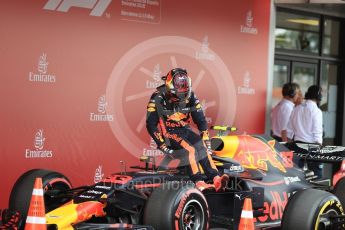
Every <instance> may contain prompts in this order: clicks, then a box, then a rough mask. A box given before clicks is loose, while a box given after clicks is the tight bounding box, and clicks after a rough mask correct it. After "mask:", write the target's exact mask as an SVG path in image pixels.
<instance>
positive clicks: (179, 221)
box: [144, 182, 209, 230]
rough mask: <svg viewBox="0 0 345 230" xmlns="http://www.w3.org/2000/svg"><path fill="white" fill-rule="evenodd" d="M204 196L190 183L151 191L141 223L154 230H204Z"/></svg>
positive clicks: (205, 222) (166, 186)
mask: <svg viewBox="0 0 345 230" xmlns="http://www.w3.org/2000/svg"><path fill="white" fill-rule="evenodd" d="M208 222H209V210H208V206H207V202H206V198H205V196H204V195H203V194H202V193H201V192H200V191H199V190H198V189H196V188H195V186H194V184H188V183H187V184H186V183H179V182H171V183H166V184H163V185H162V186H161V187H160V188H157V189H155V190H154V191H153V192H152V194H151V196H150V198H149V200H148V202H147V204H146V207H145V212H144V223H145V224H147V225H151V226H152V227H154V229H164V230H173V229H183V230H203V229H208Z"/></svg>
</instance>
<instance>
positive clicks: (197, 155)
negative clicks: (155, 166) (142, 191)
mask: <svg viewBox="0 0 345 230" xmlns="http://www.w3.org/2000/svg"><path fill="white" fill-rule="evenodd" d="M162 79H163V80H165V84H163V85H161V86H159V87H158V88H157V90H156V92H154V93H153V94H152V96H151V98H150V101H149V103H148V105H147V118H146V128H147V130H148V132H149V134H150V135H151V137H152V138H153V140H154V141H155V142H156V144H157V147H158V148H159V149H160V150H161V151H162V152H163V153H164V154H165V155H167V156H170V157H171V158H175V157H178V158H182V159H186V160H187V161H188V163H187V164H188V166H189V172H190V178H191V180H192V181H193V182H195V185H196V187H197V188H198V189H199V190H204V189H215V190H216V191H219V190H223V189H224V188H225V187H226V184H227V182H228V180H229V176H228V175H226V174H223V175H220V173H219V172H218V170H217V168H216V166H215V164H214V162H213V160H212V158H211V156H210V154H209V152H210V151H211V142H210V138H209V134H208V127H207V122H206V119H205V115H204V112H203V110H202V107H201V104H200V101H199V99H198V98H197V97H196V95H195V93H194V92H193V91H192V86H191V79H190V78H189V77H188V75H187V71H186V70H185V69H181V68H175V69H172V70H171V71H169V73H168V74H167V75H166V76H164V77H163V78H162ZM191 120H193V122H194V123H195V124H196V126H197V128H198V130H199V132H200V134H197V133H195V132H194V131H193V130H192V129H191V126H190V123H191ZM157 126H158V127H157ZM179 156H180V157H179ZM181 156H182V157H181ZM200 166H201V167H202V169H203V171H204V172H205V175H206V176H207V178H208V179H209V180H212V181H213V184H208V183H206V182H205V181H204V180H203V179H204V177H203V176H202V173H201V168H200Z"/></svg>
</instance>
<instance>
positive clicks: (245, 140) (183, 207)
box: [9, 126, 345, 230]
mask: <svg viewBox="0 0 345 230" xmlns="http://www.w3.org/2000/svg"><path fill="white" fill-rule="evenodd" d="M213 130H215V131H216V132H217V135H216V136H214V137H212V138H211V146H212V149H213V154H212V158H213V160H214V162H215V163H216V165H217V167H218V169H219V170H220V171H221V172H222V173H226V174H228V175H229V176H230V181H229V183H228V186H227V188H226V189H225V191H222V192H215V191H213V190H203V191H199V190H198V189H196V187H195V185H194V183H192V182H191V181H190V178H189V176H188V172H187V170H188V169H187V168H186V167H185V166H184V164H182V163H180V164H178V165H176V166H174V167H171V164H170V160H171V158H170V157H166V158H164V159H163V161H162V162H161V163H160V164H159V165H158V166H157V165H156V159H155V158H154V157H148V156H145V157H142V158H141V161H142V162H143V163H142V164H143V165H139V166H133V167H132V168H134V169H135V170H133V171H130V172H127V170H124V171H123V172H119V173H114V174H112V175H110V176H108V177H106V178H105V179H103V180H102V181H100V182H98V183H96V184H94V185H91V186H82V187H76V188H73V187H72V185H71V182H70V181H69V179H68V178H67V177H66V176H64V175H63V174H61V173H59V172H54V171H50V170H45V169H33V170H30V171H28V172H26V173H24V174H23V175H22V176H21V177H20V178H19V179H18V180H17V181H16V183H15V185H14V187H13V189H12V191H11V196H10V199H9V208H10V210H18V211H19V212H20V213H21V219H20V220H19V221H18V222H17V225H18V226H19V228H23V226H24V224H25V218H26V215H27V210H28V207H29V202H30V197H31V192H32V188H33V183H34V180H35V178H37V177H40V178H42V181H43V187H44V200H45V209H46V215H45V216H46V222H47V226H48V229H156V230H168V229H184V230H199V229H209V228H225V229H234V230H236V229H238V226H239V222H240V218H241V210H242V206H243V203H244V199H245V198H251V200H252V203H253V207H252V208H253V216H254V221H255V228H266V229H268V228H275V227H280V228H281V229H283V230H288V229H289V230H290V229H301V230H307V229H344V223H345V221H344V218H345V215H344V210H343V204H344V202H345V180H344V178H340V179H339V180H338V181H337V183H336V185H335V186H327V185H324V184H322V183H318V181H315V180H312V179H310V178H312V177H309V176H308V175H307V173H309V172H306V171H304V170H303V169H300V168H297V167H295V166H294V164H293V163H292V160H291V159H292V157H293V152H291V151H290V150H289V149H288V148H286V147H285V146H283V145H281V144H280V143H278V142H276V141H275V140H273V139H272V138H271V137H269V136H265V135H228V132H229V131H231V130H233V128H232V127H228V126H214V127H213ZM315 154H317V153H315ZM337 154H340V155H341V154H342V153H337ZM306 158H307V157H306Z"/></svg>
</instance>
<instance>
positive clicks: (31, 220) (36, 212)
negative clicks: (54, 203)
mask: <svg viewBox="0 0 345 230" xmlns="http://www.w3.org/2000/svg"><path fill="white" fill-rule="evenodd" d="M42 187H43V186H42V178H39V177H37V178H36V180H35V184H34V189H33V191H32V197H31V201H30V206H29V211H28V216H27V218H26V224H25V230H43V229H44V230H46V229H47V225H46V216H45V210H44V197H43V188H42Z"/></svg>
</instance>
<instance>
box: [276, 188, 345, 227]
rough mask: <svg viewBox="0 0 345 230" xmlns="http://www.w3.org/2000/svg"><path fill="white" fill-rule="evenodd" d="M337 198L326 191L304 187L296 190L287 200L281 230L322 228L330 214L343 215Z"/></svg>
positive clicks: (327, 221)
mask: <svg viewBox="0 0 345 230" xmlns="http://www.w3.org/2000/svg"><path fill="white" fill-rule="evenodd" d="M343 214H344V211H343V207H342V205H341V203H340V201H339V200H338V198H337V197H336V196H335V195H333V194H331V193H329V192H326V191H322V190H316V189H306V190H302V191H299V192H297V193H296V194H295V195H293V197H292V198H291V200H290V201H289V202H288V204H287V206H286V208H285V210H284V214H283V219H282V223H281V229H282V230H291V229H304V230H322V229H326V226H327V225H328V224H329V223H330V222H329V221H331V220H330V218H329V217H330V216H337V215H343Z"/></svg>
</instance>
